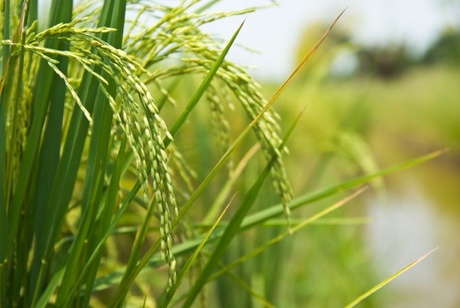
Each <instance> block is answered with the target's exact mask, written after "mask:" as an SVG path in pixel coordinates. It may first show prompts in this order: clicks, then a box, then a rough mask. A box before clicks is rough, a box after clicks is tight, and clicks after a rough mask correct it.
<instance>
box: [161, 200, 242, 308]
mask: <svg viewBox="0 0 460 308" xmlns="http://www.w3.org/2000/svg"><path fill="white" fill-rule="evenodd" d="M235 196H236V195H234V196H233V197H232V198H231V200H230V202H229V203H228V204H227V206H226V207H225V209H224V210H223V212H222V213H221V214H220V216H219V217H217V219H216V221H215V223H214V224H213V225H212V227H211V228H210V229H209V231H208V232H207V233H206V235H205V236H204V238H203V240H202V241H201V243H200V245H198V247H197V248H196V249H195V251H194V252H193V254H192V255H191V256H190V258H189V259H188V260H187V262H186V263H185V265H184V267H183V268H182V270H181V271H180V273H179V276H178V278H177V283H176V284H174V285H173V286H172V287H171V288H170V289H168V290H167V292H166V294H165V295H163V297H162V298H161V300H160V303H159V306H160V307H167V306H169V303H170V302H171V299H172V298H173V296H174V294H175V293H176V291H177V289H178V287H179V286H180V284H181V282H182V280H184V278H185V275H187V273H188V272H189V271H190V269H191V268H192V265H193V264H194V263H195V261H196V259H197V258H198V255H199V254H200V252H201V250H202V249H203V247H204V245H205V244H206V243H207V241H208V240H209V238H210V236H211V234H212V232H213V231H214V230H215V229H216V227H217V225H218V224H219V223H220V221H221V220H222V218H223V217H224V215H225V213H226V212H227V210H228V208H229V207H230V204H231V203H232V201H233V199H234V198H235Z"/></svg>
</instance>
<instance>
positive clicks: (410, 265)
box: [345, 248, 438, 308]
mask: <svg viewBox="0 0 460 308" xmlns="http://www.w3.org/2000/svg"><path fill="white" fill-rule="evenodd" d="M437 249H438V248H435V249H433V250H431V251H429V252H428V253H426V254H424V255H423V256H421V257H420V258H418V259H416V260H414V261H413V262H411V263H410V264H408V265H406V266H405V267H404V268H402V269H400V270H399V271H397V272H396V273H394V274H393V275H391V276H390V277H388V278H387V279H385V280H383V281H382V282H380V283H379V284H377V285H376V286H375V287H373V288H371V289H370V290H369V291H367V292H365V293H364V294H362V295H360V296H359V297H358V298H356V299H355V300H354V301H352V302H351V303H349V304H348V305H346V306H345V308H351V307H354V306H356V305H357V304H359V303H360V302H362V301H363V300H364V299H366V298H367V297H369V296H370V295H372V294H373V293H375V292H377V291H378V290H379V289H381V288H383V287H384V286H385V285H387V284H388V283H390V282H391V281H393V280H394V279H396V278H397V277H399V276H400V275H402V274H403V273H404V272H406V271H407V270H409V269H411V268H412V267H414V266H415V265H416V264H418V263H419V262H421V261H422V260H423V259H425V258H426V257H428V256H429V255H431V254H432V253H433V252H434V251H435V250H437Z"/></svg>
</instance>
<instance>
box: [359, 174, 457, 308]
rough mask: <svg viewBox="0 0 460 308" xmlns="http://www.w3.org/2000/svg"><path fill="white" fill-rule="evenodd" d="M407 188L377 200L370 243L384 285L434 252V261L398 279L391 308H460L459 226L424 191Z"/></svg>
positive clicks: (372, 207)
mask: <svg viewBox="0 0 460 308" xmlns="http://www.w3.org/2000/svg"><path fill="white" fill-rule="evenodd" d="M411 183H412V184H411V185H412V186H411V185H407V187H404V189H403V191H404V193H403V194H400V195H390V196H388V197H387V198H386V199H385V201H382V200H380V201H379V200H373V201H371V202H370V205H369V207H368V208H369V215H370V216H371V217H373V218H374V222H373V223H371V224H370V225H369V226H368V230H367V243H368V246H369V248H370V250H371V251H372V254H373V258H374V259H375V264H377V265H378V266H379V268H378V271H379V272H380V275H381V278H382V279H384V278H386V277H388V276H390V275H391V274H393V273H394V272H396V271H398V270H399V269H401V268H402V267H404V266H405V265H407V264H409V263H410V262H412V261H413V260H415V259H417V258H418V257H420V256H422V255H424V254H425V253H427V252H428V251H430V250H432V249H433V248H436V247H439V249H438V250H436V251H435V252H434V253H433V254H432V255H430V256H429V257H428V258H426V259H425V260H423V261H422V262H421V263H419V264H417V265H416V266H415V267H413V268H412V269H410V270H409V271H408V272H406V273H404V274H403V275H402V276H400V277H398V278H396V280H394V281H393V282H391V283H390V284H389V285H388V286H386V288H391V290H390V292H389V293H390V294H394V295H395V297H394V299H391V301H392V305H391V307H405V308H406V307H417V308H420V307H443V308H444V307H460V292H459V290H460V268H459V263H460V260H459V259H458V252H459V251H460V244H459V242H460V241H459V235H460V230H459V229H460V224H459V223H458V217H452V216H448V215H445V214H444V215H443V213H440V212H439V211H438V209H437V208H436V206H435V205H434V204H432V203H430V202H429V201H428V198H425V196H424V195H423V193H422V191H421V190H420V188H419V187H416V186H414V185H416V184H414V182H412V181H411Z"/></svg>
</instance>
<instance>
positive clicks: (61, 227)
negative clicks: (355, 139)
mask: <svg viewBox="0 0 460 308" xmlns="http://www.w3.org/2000/svg"><path fill="white" fill-rule="evenodd" d="M216 2H218V1H199V0H183V1H176V2H168V1H147V0H145V1H139V0H138V1H134V0H131V1H127V0H105V1H103V2H102V1H83V2H81V3H78V4H74V3H73V2H72V1H70V0H69V1H60V0H54V1H52V2H51V10H50V14H49V16H48V18H47V20H48V25H47V26H45V27H43V29H42V26H41V25H43V24H44V23H45V22H44V21H43V20H41V19H44V17H42V16H39V14H38V7H39V3H38V1H37V0H3V1H1V2H0V7H1V8H2V14H1V18H2V22H1V24H0V25H1V28H2V31H1V34H0V35H1V43H2V52H1V69H0V71H1V72H2V76H1V84H0V93H1V96H0V141H1V142H0V179H1V182H0V228H1V229H0V237H1V238H0V260H1V261H0V307H18V306H19V307H46V306H49V305H52V306H56V307H87V306H97V305H101V306H111V307H119V306H123V305H127V304H129V303H131V304H132V305H139V306H142V305H143V306H149V305H154V303H158V304H159V305H160V306H168V305H171V304H172V303H180V304H181V305H183V306H185V307H188V306H190V305H192V304H193V303H194V302H195V300H196V298H197V297H198V296H200V295H201V296H202V298H201V299H202V302H206V298H204V297H203V296H205V295H204V294H205V293H203V292H202V289H203V287H204V286H205V285H206V284H207V283H209V282H210V281H212V280H214V279H216V278H217V277H218V276H220V275H223V274H226V275H231V271H230V269H232V268H233V267H235V266H236V265H238V264H240V263H244V262H246V260H249V259H250V258H252V257H253V256H255V255H257V254H258V253H259V252H260V251H263V250H265V249H267V247H270V246H271V245H273V244H274V243H276V242H278V241H280V240H281V239H284V238H285V237H286V236H287V235H289V234H291V233H295V232H297V231H298V230H299V229H300V228H301V227H303V226H305V225H307V224H309V223H311V222H313V221H316V220H318V219H319V218H321V217H323V216H324V215H326V214H328V213H329V212H331V211H332V210H334V209H336V208H337V207H339V206H340V205H342V204H343V203H345V202H346V201H348V200H349V199H350V198H351V197H350V198H345V199H344V200H343V201H340V202H338V203H334V204H333V205H332V206H330V207H327V208H326V209H322V210H321V211H319V212H318V213H316V214H314V215H312V216H311V217H310V218H308V219H306V220H305V221H303V222H301V223H299V224H297V223H294V222H291V219H290V216H291V214H290V212H291V210H293V209H295V208H297V207H300V206H303V205H306V204H310V203H313V202H315V201H317V200H322V199H325V198H326V197H329V196H333V195H336V194H337V193H338V192H340V191H343V190H348V189H352V188H355V187H358V186H361V185H363V184H365V183H367V182H369V181H371V180H373V179H375V178H377V177H380V176H382V175H384V174H386V173H388V172H392V171H395V170H398V169H401V168H405V167H407V166H409V165H413V164H416V163H419V162H422V161H425V160H427V159H430V158H432V157H434V156H435V155H437V153H435V154H431V155H428V156H425V157H422V158H420V159H419V160H416V161H413V162H410V163H408V164H402V165H400V166H397V167H395V168H393V169H388V170H383V171H379V172H376V173H374V174H370V175H366V176H363V177H361V178H357V179H354V180H350V181H348V182H344V183H340V184H338V185H335V186H332V187H329V188H326V189H323V190H320V191H317V192H314V193H309V194H305V195H301V196H299V197H297V198H294V199H293V192H292V188H291V185H290V182H289V180H288V176H287V172H286V169H285V165H284V163H283V156H284V153H286V152H287V149H286V142H287V140H288V138H289V136H290V133H291V132H292V131H293V130H294V128H295V125H296V123H297V121H298V119H291V120H287V121H292V122H293V124H292V127H291V129H290V130H289V131H288V132H287V134H286V135H285V136H284V137H283V134H282V132H281V130H280V127H279V121H280V118H279V116H278V115H277V114H276V113H275V112H274V111H273V109H272V108H271V107H272V105H273V103H274V102H275V100H276V99H277V98H278V97H279V95H280V94H281V92H282V91H284V89H285V88H286V86H287V85H288V84H289V82H290V81H291V80H292V78H294V76H295V75H296V73H297V72H298V70H299V69H300V68H301V67H302V66H303V65H304V64H305V62H306V61H307V60H308V59H309V58H310V57H311V56H312V54H313V52H314V51H315V50H316V49H317V48H318V47H319V45H320V43H321V41H322V40H324V39H325V38H326V35H327V33H326V34H325V36H323V37H322V38H318V39H319V43H318V44H317V45H316V46H314V47H313V49H312V51H311V52H309V53H308V54H307V55H306V57H305V59H304V61H303V62H302V63H301V64H300V65H299V67H298V69H297V70H296V71H294V73H293V75H292V76H291V78H290V79H288V80H287V82H286V83H285V84H284V85H283V86H282V87H281V89H280V90H279V91H278V92H277V93H276V94H275V95H274V97H273V98H272V99H271V100H268V101H267V100H265V98H264V97H263V96H262V94H261V93H260V89H259V85H258V84H257V83H256V82H255V81H254V80H253V78H252V77H251V76H250V75H248V74H247V73H246V71H245V69H244V68H242V67H240V66H238V65H236V64H234V63H231V62H229V61H227V60H225V56H226V54H227V52H228V50H229V49H230V48H231V46H232V45H233V43H234V41H235V40H236V39H237V36H238V33H239V31H240V30H241V29H242V26H243V25H240V26H239V27H237V26H236V27H235V34H234V36H233V37H232V38H231V39H230V40H229V41H228V42H225V41H221V40H218V39H216V38H213V37H212V36H211V35H209V34H207V33H205V32H203V31H202V29H201V26H202V25H204V24H207V23H212V22H214V21H216V20H218V19H222V18H227V17H229V16H235V15H244V14H248V13H250V12H252V11H254V10H255V9H256V8H248V9H245V10H241V11H236V12H214V11H213V10H212V7H213V4H215V3H216ZM39 25H40V26H39ZM330 30H331V29H329V30H328V31H330ZM197 81H199V82H197ZM190 89H195V90H193V93H190V95H189V96H188V97H186V95H187V93H188V91H189V90H190ZM199 103H200V105H202V104H205V103H207V104H209V105H208V106H207V107H206V108H205V109H208V110H210V112H209V115H208V117H209V118H211V122H210V123H209V128H207V130H208V131H207V134H206V135H204V136H203V135H202V137H201V138H212V137H211V135H214V136H215V138H216V139H217V140H218V142H217V145H218V148H219V149H218V150H215V151H212V153H209V155H210V157H205V158H204V159H206V160H209V162H210V163H212V164H214V165H213V166H212V167H211V168H209V169H206V170H205V171H204V176H201V177H200V176H199V175H198V173H197V172H196V171H194V170H193V168H194V167H196V166H194V163H193V161H194V159H196V157H194V156H193V153H192V154H190V150H189V149H190V147H191V146H193V144H194V142H195V141H191V140H190V139H189V138H190V136H191V132H193V130H195V129H198V128H199V127H201V125H203V123H200V121H201V120H199V121H198V123H195V122H194V121H196V120H197V119H198V118H197V117H196V116H194V112H196V109H197V108H196V107H197V106H198V105H199ZM235 105H236V106H235ZM233 109H236V110H237V111H235V112H242V113H243V114H245V117H246V118H245V119H246V122H245V124H244V125H243V129H242V130H241V131H234V130H233V128H232V127H231V126H232V125H230V123H231V121H232V120H231V118H230V117H229V114H230V113H231V112H233V111H231V110H233ZM210 128H212V129H210ZM250 134H252V137H251V136H249V137H248V135H250ZM235 136H236V137H235ZM251 138H252V139H251ZM197 142H198V141H197ZM252 143H253V144H255V147H252V148H251V146H252ZM247 144H249V145H250V146H249V147H245V146H244V145H247ZM259 149H260V150H259ZM259 151H260V152H261V154H260V155H262V156H263V157H264V159H265V160H264V161H263V164H264V165H265V167H263V168H259V170H258V171H257V172H256V174H255V176H254V178H253V183H252V184H248V185H246V186H244V185H242V186H239V187H243V188H244V189H243V191H241V192H238V193H237V194H236V195H237V197H236V198H234V197H232V196H234V194H235V192H236V190H235V187H238V185H239V184H238V183H239V182H243V181H246V179H245V178H244V175H242V173H243V172H244V171H245V170H247V169H248V168H249V167H248V166H251V164H252V163H253V161H254V159H253V157H254V156H260V155H259V154H258V152H259ZM246 152H247V153H246ZM211 155H214V156H211ZM257 162H258V163H257V164H259V163H260V160H258V161H257ZM257 164H255V166H257ZM202 173H203V172H202ZM267 178H270V180H271V185H272V187H273V190H274V191H275V193H276V196H277V198H278V199H279V200H280V201H279V202H280V204H279V205H276V204H269V205H266V206H264V208H262V209H259V211H257V212H255V211H252V212H251V211H250V209H251V207H252V206H253V205H254V203H256V200H257V198H258V196H259V193H260V191H261V189H262V187H263V186H264V182H265V181H266V180H267ZM215 187H217V193H216V194H215V195H213V197H212V198H211V200H212V201H213V202H212V204H211V203H209V200H208V199H206V198H204V196H203V195H204V194H205V193H210V192H209V191H211V190H212V189H216V188H215ZM210 194H211V193H210ZM355 195H356V194H355ZM353 196H354V195H353ZM205 200H207V202H204V201H205ZM234 203H238V204H234ZM228 208H230V209H232V210H229V211H230V212H232V213H233V214H232V216H231V217H230V218H228V220H227V221H225V222H221V220H222V219H223V215H224V213H225V212H226V211H227V209H228ZM280 215H284V217H285V219H286V220H285V224H284V227H285V229H284V232H282V233H281V234H279V235H277V236H276V237H274V238H273V239H272V240H270V241H268V242H267V243H265V244H263V245H262V246H261V247H260V248H258V249H256V250H255V251H253V252H249V253H248V255H246V256H239V257H238V259H237V260H234V262H235V264H233V265H232V264H230V265H225V264H223V263H222V262H221V261H222V258H223V257H224V256H225V255H226V253H227V251H228V247H229V245H230V243H231V242H232V240H233V239H234V238H235V237H236V236H237V235H238V234H240V233H242V232H243V231H246V230H249V229H257V228H259V227H261V226H262V224H263V223H265V222H267V221H268V220H269V219H271V218H275V217H277V216H280ZM191 217H194V218H195V219H196V218H198V221H200V220H202V225H201V226H194V224H193V221H192V219H191ZM203 228H205V231H203ZM208 243H209V245H208ZM165 265H166V267H167V270H166V271H165ZM145 272H148V273H153V274H151V275H152V276H154V277H155V278H153V279H147V278H146V277H145V275H143V274H144V273H145ZM149 275H150V274H149ZM234 278H235V279H236V277H234ZM187 280H193V283H191V284H190V289H189V290H187V289H186V286H187V285H188V284H187V283H186V282H187ZM155 285H156V286H157V288H156V289H154V290H153V288H154V286H155ZM151 288H152V289H151ZM248 292H249V294H251V296H252V297H253V298H255V299H258V300H260V301H261V302H262V303H265V304H268V303H267V301H266V300H264V298H263V296H259V295H258V294H257V292H255V291H254V290H252V289H251V288H248ZM357 295H359V294H356V296H357Z"/></svg>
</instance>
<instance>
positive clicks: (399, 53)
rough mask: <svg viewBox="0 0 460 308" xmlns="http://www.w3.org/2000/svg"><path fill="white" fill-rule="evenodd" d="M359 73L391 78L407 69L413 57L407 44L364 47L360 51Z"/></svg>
mask: <svg viewBox="0 0 460 308" xmlns="http://www.w3.org/2000/svg"><path fill="white" fill-rule="evenodd" d="M358 63H359V64H358V69H357V73H358V74H359V75H373V76H377V77H380V78H383V79H391V78H395V77H397V76H399V75H401V74H402V73H403V72H404V70H406V69H407V68H408V67H409V65H410V63H411V59H410V57H409V56H408V53H407V49H406V46H405V45H402V44H401V45H393V46H384V47H363V48H361V49H360V51H359V52H358Z"/></svg>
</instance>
